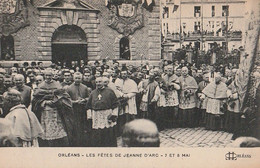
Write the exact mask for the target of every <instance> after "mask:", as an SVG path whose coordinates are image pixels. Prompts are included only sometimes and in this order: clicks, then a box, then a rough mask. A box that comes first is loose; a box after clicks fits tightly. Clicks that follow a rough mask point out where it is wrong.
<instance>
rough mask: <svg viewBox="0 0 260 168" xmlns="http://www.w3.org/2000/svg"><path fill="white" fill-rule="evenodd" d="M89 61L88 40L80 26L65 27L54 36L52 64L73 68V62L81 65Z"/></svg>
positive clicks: (60, 28) (59, 29)
mask: <svg viewBox="0 0 260 168" xmlns="http://www.w3.org/2000/svg"><path fill="white" fill-rule="evenodd" d="M81 60H83V61H84V62H86V61H87V38H86V34H85V32H84V31H83V30H82V29H81V28H80V27H78V26H74V25H64V26H61V27H59V28H58V29H57V30H56V31H55V32H54V33H53V36H52V62H54V63H57V64H60V65H62V66H63V65H65V64H66V66H68V67H71V63H72V61H76V62H77V63H78V65H80V63H81Z"/></svg>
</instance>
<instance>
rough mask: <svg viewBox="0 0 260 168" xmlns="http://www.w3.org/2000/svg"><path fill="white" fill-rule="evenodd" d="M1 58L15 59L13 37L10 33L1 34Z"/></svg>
mask: <svg viewBox="0 0 260 168" xmlns="http://www.w3.org/2000/svg"><path fill="white" fill-rule="evenodd" d="M0 47H1V48H0V51H1V60H15V55H14V38H13V36H12V35H9V36H4V35H3V36H2V37H1V41H0Z"/></svg>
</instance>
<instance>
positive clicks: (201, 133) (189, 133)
mask: <svg viewBox="0 0 260 168" xmlns="http://www.w3.org/2000/svg"><path fill="white" fill-rule="evenodd" d="M232 135H233V134H230V133H227V132H224V131H210V130H205V128H203V127H199V128H175V129H166V130H163V131H161V132H160V139H161V145H160V146H161V147H226V146H228V145H229V144H230V143H231V142H232V140H231V138H232Z"/></svg>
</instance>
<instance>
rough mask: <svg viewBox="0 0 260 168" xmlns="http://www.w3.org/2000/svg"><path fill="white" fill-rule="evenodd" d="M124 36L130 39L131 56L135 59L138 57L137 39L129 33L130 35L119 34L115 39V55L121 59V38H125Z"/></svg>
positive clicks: (131, 58)
mask: <svg viewBox="0 0 260 168" xmlns="http://www.w3.org/2000/svg"><path fill="white" fill-rule="evenodd" d="M123 37H127V38H128V40H129V50H130V53H131V56H130V60H129V61H131V60H135V59H136V47H137V46H136V40H135V38H134V37H133V36H132V35H129V36H124V35H122V34H120V35H118V36H117V37H116V38H115V40H114V53H115V54H114V55H115V59H119V60H120V47H119V46H120V40H121V39H122V38H123Z"/></svg>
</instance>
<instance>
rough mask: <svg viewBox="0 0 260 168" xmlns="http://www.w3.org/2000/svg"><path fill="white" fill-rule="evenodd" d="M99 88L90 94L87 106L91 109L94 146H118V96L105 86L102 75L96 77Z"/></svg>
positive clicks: (92, 142) (92, 143)
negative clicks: (116, 127)
mask: <svg viewBox="0 0 260 168" xmlns="http://www.w3.org/2000/svg"><path fill="white" fill-rule="evenodd" d="M96 86H97V88H96V89H95V90H93V91H92V92H91V94H90V96H89V100H88V103H87V108H88V109H89V110H91V113H88V114H90V116H88V118H92V121H93V123H92V141H91V145H92V146H93V147H116V146H117V139H116V132H115V130H116V129H115V126H116V124H117V123H116V121H117V116H118V103H117V97H116V95H115V93H114V91H113V90H112V89H110V88H109V87H104V82H103V79H102V77H98V78H97V79H96Z"/></svg>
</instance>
